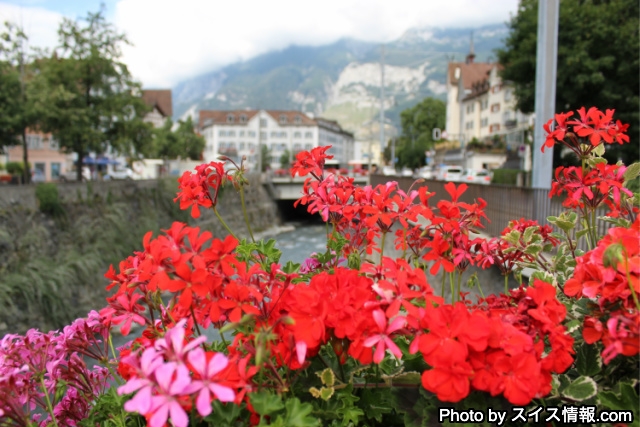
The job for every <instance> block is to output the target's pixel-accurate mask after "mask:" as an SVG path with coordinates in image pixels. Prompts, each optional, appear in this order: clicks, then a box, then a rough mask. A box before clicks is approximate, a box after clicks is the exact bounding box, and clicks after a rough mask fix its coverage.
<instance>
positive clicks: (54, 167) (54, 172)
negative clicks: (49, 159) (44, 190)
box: [51, 163, 60, 179]
mask: <svg viewBox="0 0 640 427" xmlns="http://www.w3.org/2000/svg"><path fill="white" fill-rule="evenodd" d="M58 178H60V163H51V179H58Z"/></svg>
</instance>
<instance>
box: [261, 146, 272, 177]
mask: <svg viewBox="0 0 640 427" xmlns="http://www.w3.org/2000/svg"><path fill="white" fill-rule="evenodd" d="M271 157H272V156H271V149H270V148H269V147H268V146H267V144H262V145H260V158H261V159H262V168H261V170H262V172H266V171H267V169H268V168H270V167H271Z"/></svg>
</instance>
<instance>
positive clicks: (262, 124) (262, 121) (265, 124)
mask: <svg viewBox="0 0 640 427" xmlns="http://www.w3.org/2000/svg"><path fill="white" fill-rule="evenodd" d="M260 127H261V128H266V127H267V119H260Z"/></svg>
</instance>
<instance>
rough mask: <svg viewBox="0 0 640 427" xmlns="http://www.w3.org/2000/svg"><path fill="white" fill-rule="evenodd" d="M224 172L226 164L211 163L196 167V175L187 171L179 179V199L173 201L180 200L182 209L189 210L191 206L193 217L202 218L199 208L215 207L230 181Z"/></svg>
mask: <svg viewBox="0 0 640 427" xmlns="http://www.w3.org/2000/svg"><path fill="white" fill-rule="evenodd" d="M227 175H228V174H227V172H225V170H224V163H222V162H211V163H208V164H203V165H200V166H197V167H196V173H193V172H190V171H185V172H184V173H183V174H182V176H181V177H180V179H178V184H179V186H178V197H176V198H175V199H174V200H173V201H174V202H175V201H178V200H180V209H183V210H184V209H187V208H188V207H189V206H191V216H192V217H194V218H198V217H199V216H200V209H199V207H200V206H202V207H203V208H210V207H212V206H213V207H215V206H216V204H217V203H218V192H219V191H220V187H222V185H223V184H224V182H225V180H227V179H228V176H227Z"/></svg>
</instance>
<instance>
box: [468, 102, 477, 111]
mask: <svg viewBox="0 0 640 427" xmlns="http://www.w3.org/2000/svg"><path fill="white" fill-rule="evenodd" d="M474 107H475V105H474V104H473V103H471V104H467V113H473V110H474Z"/></svg>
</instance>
